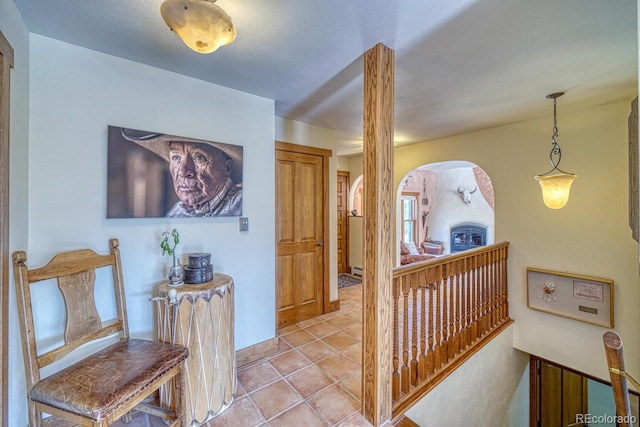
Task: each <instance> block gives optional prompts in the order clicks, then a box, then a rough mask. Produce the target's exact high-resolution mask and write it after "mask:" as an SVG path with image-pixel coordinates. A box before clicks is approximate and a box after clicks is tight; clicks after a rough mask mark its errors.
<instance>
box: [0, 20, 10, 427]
mask: <svg viewBox="0 0 640 427" xmlns="http://www.w3.org/2000/svg"><path fill="white" fill-rule="evenodd" d="M11 68H13V48H12V47H11V45H10V44H9V41H8V40H7V39H6V37H5V36H4V34H2V32H1V31H0V236H1V237H0V347H2V348H4V349H7V348H8V347H9V328H8V326H9V110H10V106H11V103H10V94H9V90H10V87H11V85H10V79H11ZM8 354H9V352H8V351H3V352H2V356H0V424H1V425H3V426H4V425H7V424H8V410H9V401H8V398H9V394H8V390H9V385H8V384H9V381H8V365H9V360H8Z"/></svg>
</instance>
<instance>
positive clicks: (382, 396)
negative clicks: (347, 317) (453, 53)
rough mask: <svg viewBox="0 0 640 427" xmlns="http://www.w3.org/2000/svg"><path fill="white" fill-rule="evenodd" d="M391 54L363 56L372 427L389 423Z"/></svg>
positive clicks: (367, 368) (365, 373)
mask: <svg viewBox="0 0 640 427" xmlns="http://www.w3.org/2000/svg"><path fill="white" fill-rule="evenodd" d="M393 72H394V52H393V50H392V49H390V48H388V47H386V46H384V45H382V44H377V45H376V46H374V47H373V48H371V49H369V50H368V51H367V52H365V54H364V124H363V128H364V129H363V139H364V233H363V236H364V242H363V246H364V251H363V252H364V256H363V258H364V259H363V264H364V265H363V268H364V271H363V276H364V310H363V311H364V314H363V324H364V335H363V353H362V354H363V370H362V387H363V392H362V409H363V415H364V417H365V418H366V419H367V420H368V421H369V422H370V423H371V424H373V425H374V426H380V425H382V424H383V423H384V422H386V421H388V420H390V419H391V358H392V348H391V332H392V331H391V326H392V325H391V322H392V318H393V312H392V306H391V302H392V298H391V284H392V278H393V273H392V268H393V265H392V248H393V245H392V243H391V236H392V234H393V231H392V230H393V229H392V224H393V222H392V210H393V209H392V208H393V206H392V205H393V188H392V187H393V97H394V87H393Z"/></svg>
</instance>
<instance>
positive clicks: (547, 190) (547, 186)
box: [535, 92, 578, 209]
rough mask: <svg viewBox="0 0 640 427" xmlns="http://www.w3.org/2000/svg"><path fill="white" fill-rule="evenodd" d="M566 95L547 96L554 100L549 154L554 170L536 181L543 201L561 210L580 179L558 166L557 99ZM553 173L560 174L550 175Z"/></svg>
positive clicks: (560, 155)
mask: <svg viewBox="0 0 640 427" xmlns="http://www.w3.org/2000/svg"><path fill="white" fill-rule="evenodd" d="M562 95H564V92H557V93H552V94H551V95H547V98H548V99H553V135H552V136H551V153H549V161H550V162H551V166H553V168H552V169H551V170H550V171H549V172H547V173H545V174H542V175H538V176H536V177H535V179H536V180H537V181H538V182H539V183H540V187H541V188H542V200H543V201H544V204H545V205H546V206H547V207H548V208H550V209H561V208H563V207H564V206H565V205H566V204H567V202H568V201H569V190H570V189H571V184H572V183H573V180H574V179H576V178H577V177H578V175H574V174H572V173H567V172H565V171H563V170H562V169H560V168H559V167H558V165H559V164H560V160H561V159H562V151H561V150H560V145H558V142H557V141H556V138H557V137H558V122H557V119H556V99H557V98H559V97H561V96H562ZM553 171H558V172H559V173H557V174H555V175H549V174H550V173H551V172H553Z"/></svg>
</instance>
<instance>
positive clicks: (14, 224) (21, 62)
mask: <svg viewBox="0 0 640 427" xmlns="http://www.w3.org/2000/svg"><path fill="white" fill-rule="evenodd" d="M0 31H2V33H3V34H4V36H5V37H6V39H7V40H8V41H9V43H10V44H11V46H12V47H13V50H14V68H13V70H12V71H11V88H10V97H11V103H10V113H9V114H10V122H9V126H10V129H9V131H10V138H9V141H10V143H9V144H10V147H9V149H10V174H9V175H10V176H9V180H10V181H9V251H10V252H13V251H14V250H16V249H21V248H25V247H26V246H27V239H28V224H27V221H26V218H27V215H28V205H27V197H28V183H29V181H28V170H29V168H28V153H29V151H28V150H29V33H28V31H27V28H26V26H25V24H24V21H23V20H22V16H21V15H20V13H19V12H18V9H17V8H16V6H15V4H14V2H13V0H0ZM3 286H8V287H9V301H8V305H9V325H8V333H9V348H8V349H4V348H3V349H2V351H3V352H8V353H9V354H8V359H9V368H8V369H9V375H8V379H5V380H7V381H8V388H9V399H10V400H9V405H8V407H5V408H4V410H5V411H8V425H10V426H25V425H27V414H26V409H25V407H24V406H23V401H24V396H26V386H25V381H24V369H23V362H22V350H21V347H20V346H21V344H20V343H21V339H20V330H19V329H18V323H17V322H16V318H17V314H16V299H15V292H14V286H13V269H11V268H10V271H9V283H6V284H3Z"/></svg>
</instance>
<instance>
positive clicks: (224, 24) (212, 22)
mask: <svg viewBox="0 0 640 427" xmlns="http://www.w3.org/2000/svg"><path fill="white" fill-rule="evenodd" d="M215 1H216V0H165V1H164V2H163V3H162V5H161V6H160V14H161V15H162V19H164V22H166V23H167V25H168V26H169V28H171V31H173V32H174V33H176V34H177V35H178V36H179V37H180V38H181V39H182V41H183V42H184V44H186V45H187V46H189V47H190V48H191V49H192V50H195V51H196V52H198V53H211V52H213V51H214V50H216V49H217V48H219V47H220V46H224V45H228V44H229V43H231V42H232V41H233V40H234V39H235V38H236V29H235V28H234V26H233V22H231V18H230V17H229V15H227V13H226V12H225V11H224V10H222V8H220V7H219V6H216V5H215V4H214V3H215Z"/></svg>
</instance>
